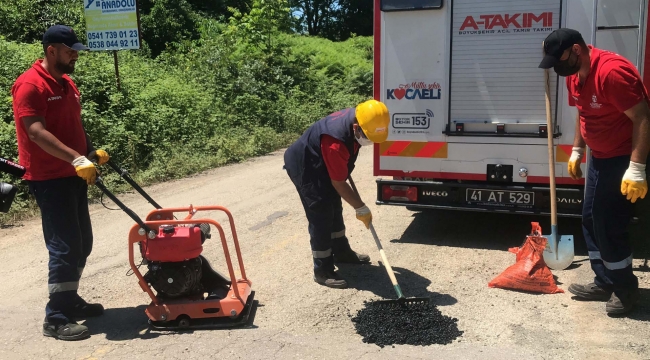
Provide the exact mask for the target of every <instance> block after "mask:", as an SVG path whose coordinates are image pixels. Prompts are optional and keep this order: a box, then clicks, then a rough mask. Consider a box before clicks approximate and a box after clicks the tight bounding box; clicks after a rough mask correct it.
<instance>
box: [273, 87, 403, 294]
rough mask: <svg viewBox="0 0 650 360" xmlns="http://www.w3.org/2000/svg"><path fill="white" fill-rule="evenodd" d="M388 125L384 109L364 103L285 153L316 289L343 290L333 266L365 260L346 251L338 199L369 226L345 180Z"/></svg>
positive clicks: (323, 122)
mask: <svg viewBox="0 0 650 360" xmlns="http://www.w3.org/2000/svg"><path fill="white" fill-rule="evenodd" d="M389 121H390V116H389V114H388V108H386V105H384V104H383V103H382V102H380V101H377V100H368V101H364V102H362V103H360V104H358V105H357V106H356V107H354V108H347V109H343V110H340V111H337V112H335V113H332V114H330V115H328V116H326V117H324V118H322V119H320V120H318V121H317V122H315V123H314V124H313V125H311V126H310V127H309V128H308V129H307V130H306V131H305V132H304V133H303V134H302V136H301V137H300V138H299V139H298V140H297V141H296V142H295V143H293V144H292V145H291V146H290V147H289V148H288V149H287V151H286V152H285V154H284V168H285V169H286V171H287V173H288V175H289V178H290V179H291V181H292V182H293V184H294V185H295V187H296V190H297V191H298V195H299V197H300V200H301V202H302V205H303V208H304V210H305V214H306V216H307V220H308V221H309V227H308V230H309V235H310V242H311V250H312V257H313V262H314V281H316V282H317V283H319V284H321V285H325V286H328V287H331V288H346V287H347V282H346V281H345V280H344V279H343V278H342V277H341V276H340V275H339V274H338V273H336V272H335V271H334V264H335V263H353V264H361V263H368V262H369V261H370V257H369V256H368V255H365V254H359V253H357V252H355V251H354V250H352V248H351V247H350V243H349V240H348V238H347V236H346V234H345V223H344V221H343V203H342V201H341V199H343V200H345V201H346V202H347V203H348V204H350V205H351V206H352V207H354V209H355V211H356V217H357V219H359V220H360V221H362V222H363V223H364V225H365V226H366V227H369V226H370V222H371V221H372V213H371V212H370V209H369V208H368V206H366V204H364V203H363V201H362V200H361V198H360V197H359V195H358V194H356V192H355V191H354V190H352V188H351V187H350V185H349V184H348V183H347V182H346V180H347V178H348V176H349V175H350V174H351V173H352V171H353V170H354V165H355V162H356V160H357V156H358V155H359V149H360V148H361V147H363V146H370V145H373V144H376V143H382V142H384V141H386V139H387V138H388V124H389Z"/></svg>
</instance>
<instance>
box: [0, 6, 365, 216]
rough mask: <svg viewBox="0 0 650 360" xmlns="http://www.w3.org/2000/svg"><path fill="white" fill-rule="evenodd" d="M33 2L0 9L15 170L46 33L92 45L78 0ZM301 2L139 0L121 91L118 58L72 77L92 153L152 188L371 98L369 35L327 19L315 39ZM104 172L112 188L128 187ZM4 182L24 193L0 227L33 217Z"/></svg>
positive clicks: (89, 62) (238, 157)
mask: <svg viewBox="0 0 650 360" xmlns="http://www.w3.org/2000/svg"><path fill="white" fill-rule="evenodd" d="M308 2H315V3H318V2H319V1H308ZM36 3H38V4H40V5H38V6H37V4H35V2H34V1H25V0H0V59H2V62H1V63H0V92H1V93H0V156H2V157H5V158H9V159H13V160H18V161H19V160H20V159H18V155H17V145H16V133H15V124H14V119H13V110H12V99H11V86H12V84H13V82H14V81H15V79H16V78H17V77H18V76H19V75H20V74H21V73H22V72H24V71H25V70H26V69H28V68H29V67H30V66H31V65H32V64H33V63H34V61H35V60H36V59H38V58H40V57H42V47H41V45H40V43H39V40H40V37H41V36H42V33H43V32H44V31H45V29H46V28H47V27H49V26H50V25H53V24H61V23H62V24H66V25H69V26H72V27H73V28H75V30H76V32H77V34H78V36H79V37H80V38H81V39H82V41H84V42H85V41H86V39H85V20H84V18H83V2H82V1H80V0H76V1H75V0H58V1H36ZM41 3H42V4H41ZM305 3H306V2H305V1H292V2H291V3H290V2H287V1H285V0H254V1H235V0H230V1H227V0H226V1H216V2H210V4H211V5H206V3H204V2H202V1H198V0H195V1H188V0H140V1H138V4H139V6H140V13H141V26H142V29H141V30H142V35H143V46H142V49H141V50H136V51H133V50H131V51H120V52H119V53H118V58H119V73H120V85H121V86H120V87H119V88H118V86H117V81H116V76H115V68H114V62H113V54H112V53H107V52H83V53H81V54H80V59H79V61H78V62H77V65H76V70H75V72H74V74H72V78H73V79H74V81H75V82H76V84H77V86H78V87H79V90H80V92H81V94H82V107H83V112H82V119H83V122H84V126H85V128H86V131H87V132H88V133H89V135H90V137H91V138H92V139H93V142H94V144H95V146H96V147H97V148H102V149H105V150H107V151H108V152H109V154H110V155H111V156H112V158H113V159H114V160H115V161H116V162H117V163H118V164H119V165H121V166H122V167H124V168H125V169H127V170H129V171H130V173H131V175H132V176H133V177H134V178H135V179H136V181H138V182H139V183H140V184H141V185H147V184H151V183H155V182H159V181H163V180H167V179H174V178H181V177H185V176H188V175H191V174H194V173H197V172H200V171H203V170H207V169H210V168H214V167H218V166H221V165H224V164H228V163H233V162H240V161H243V160H245V159H247V158H250V157H254V156H260V155H264V154H268V153H270V152H272V151H275V150H278V149H281V148H283V147H285V146H287V145H288V144H290V142H292V141H293V140H295V139H296V138H297V137H298V136H299V134H300V133H302V131H304V130H305V129H306V127H307V126H309V125H310V124H311V123H313V122H314V121H316V120H318V119H319V118H321V117H322V116H324V115H327V114H328V113H330V112H333V111H336V110H339V109H341V108H345V107H349V106H354V105H355V104H357V103H358V102H360V101H362V100H364V99H367V98H370V97H371V95H372V37H371V33H370V34H365V35H366V36H355V35H354V34H353V33H352V32H351V31H352V30H353V29H350V30H349V31H348V33H346V34H341V29H342V28H344V27H343V25H340V24H342V23H343V20H345V19H344V15H342V14H339V15H338V16H339V18H337V17H336V16H335V15H336V14H333V13H332V12H328V13H327V14H329V15H328V16H330V18H331V19H334V20H336V19H339V20H337V21H339V26H336V24H337V23H336V21H334V20H332V22H330V23H328V24H329V27H325V29H323V26H321V27H319V28H318V29H314V28H313V26H311V27H310V29H311V30H310V31H311V32H316V34H310V33H309V31H307V30H305V29H306V28H307V26H306V25H307V24H308V23H309V22H310V21H309V19H306V18H305V16H301V17H296V16H293V15H292V14H296V13H299V10H300V9H301V6H303V7H304V5H306V4H305ZM341 3H344V2H341ZM215 4H216V5H215ZM369 6H370V5H369ZM338 9H339V10H337V11H342V10H341V9H340V8H338ZM321 11H323V12H325V11H324V10H321ZM365 14H366V15H365V16H366V17H367V16H370V17H372V12H371V11H370V14H369V15H368V14H367V12H366V13H365ZM366 20H367V21H368V22H369V23H370V21H369V20H371V19H366ZM345 21H346V22H349V21H350V20H349V19H347V20H345ZM328 29H329V30H328ZM332 29H337V31H333V30H332ZM368 35H370V36H368ZM326 37H329V38H330V39H327V38H326ZM333 40H335V41H333ZM100 170H102V171H103V174H104V175H103V177H104V180H105V182H106V183H107V185H108V186H109V188H110V189H114V190H115V191H116V192H119V191H123V190H125V189H128V185H126V184H124V183H123V182H122V181H120V179H119V177H118V176H117V175H116V174H115V173H114V172H113V171H112V170H110V169H109V168H106V169H100ZM0 181H5V182H9V183H12V184H15V185H19V186H20V192H19V194H18V197H17V199H16V201H15V202H14V205H13V206H12V210H11V213H9V214H0V224H4V225H7V224H12V223H13V222H15V221H16V220H18V219H21V218H24V217H25V216H31V215H34V214H37V212H36V210H37V208H36V206H35V203H34V201H33V199H32V198H31V196H29V194H27V191H26V186H25V185H24V184H22V183H21V181H20V180H18V179H15V178H11V177H10V176H8V175H2V174H0ZM99 195H100V192H99V191H98V189H96V188H91V198H92V199H96V198H98V197H99Z"/></svg>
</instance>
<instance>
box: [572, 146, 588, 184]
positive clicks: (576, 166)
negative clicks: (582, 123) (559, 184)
mask: <svg viewBox="0 0 650 360" xmlns="http://www.w3.org/2000/svg"><path fill="white" fill-rule="evenodd" d="M584 155H585V149H584V148H581V147H574V148H573V151H571V157H570V158H569V164H568V168H569V176H571V179H573V180H578V179H580V178H581V177H582V170H580V162H582V157H583V156H584Z"/></svg>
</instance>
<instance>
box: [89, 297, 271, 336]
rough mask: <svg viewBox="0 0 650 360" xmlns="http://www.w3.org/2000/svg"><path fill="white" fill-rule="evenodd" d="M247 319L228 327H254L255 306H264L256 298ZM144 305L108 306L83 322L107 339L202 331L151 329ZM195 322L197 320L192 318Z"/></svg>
mask: <svg viewBox="0 0 650 360" xmlns="http://www.w3.org/2000/svg"><path fill="white" fill-rule="evenodd" d="M252 304H253V306H252V308H251V312H250V315H249V317H248V321H247V322H246V323H245V324H243V325H240V326H237V327H233V328H229V329H231V330H238V329H256V328H257V325H254V323H255V316H256V315H257V308H258V307H261V306H264V305H263V304H260V303H259V301H258V300H253V303H252ZM145 308H146V306H145V305H140V306H138V307H136V308H113V309H111V308H109V309H106V310H104V315H103V316H101V317H97V318H89V319H87V320H86V321H85V322H84V325H86V326H88V330H89V331H90V335H91V336H92V335H100V334H105V335H106V339H107V340H111V341H125V340H132V339H143V340H146V339H155V338H157V337H159V336H161V335H174V334H178V333H181V332H182V333H184V334H191V333H193V332H195V331H203V330H204V329H188V330H182V331H176V330H160V329H153V328H151V327H150V326H149V321H148V318H147V315H145V313H144V310H145ZM194 322H195V323H197V322H199V321H197V320H194ZM208 330H212V331H214V330H217V331H218V330H219V329H208Z"/></svg>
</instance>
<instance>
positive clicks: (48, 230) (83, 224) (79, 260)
mask: <svg viewBox="0 0 650 360" xmlns="http://www.w3.org/2000/svg"><path fill="white" fill-rule="evenodd" d="M29 188H30V191H31V193H32V194H33V195H34V197H35V198H36V202H37V203H38V207H39V208H40V210H41V218H42V223H43V236H44V237H45V246H46V247H47V250H48V252H49V255H50V260H49V264H48V265H49V277H48V282H47V283H48V290H49V293H50V299H49V302H48V303H47V305H46V307H45V319H46V321H48V322H49V323H50V324H66V323H68V322H70V321H71V320H72V319H71V316H70V313H71V311H72V308H73V307H74V305H76V304H78V303H80V302H81V298H80V297H79V295H78V294H77V289H78V288H79V279H80V278H81V274H82V272H83V269H84V267H85V265H86V259H87V258H88V256H89V255H90V252H91V251H92V246H93V234H92V227H91V223H90V214H89V212H88V185H87V184H86V182H85V181H84V180H83V179H82V178H80V177H76V176H75V177H66V178H60V179H53V180H45V181H30V182H29Z"/></svg>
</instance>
